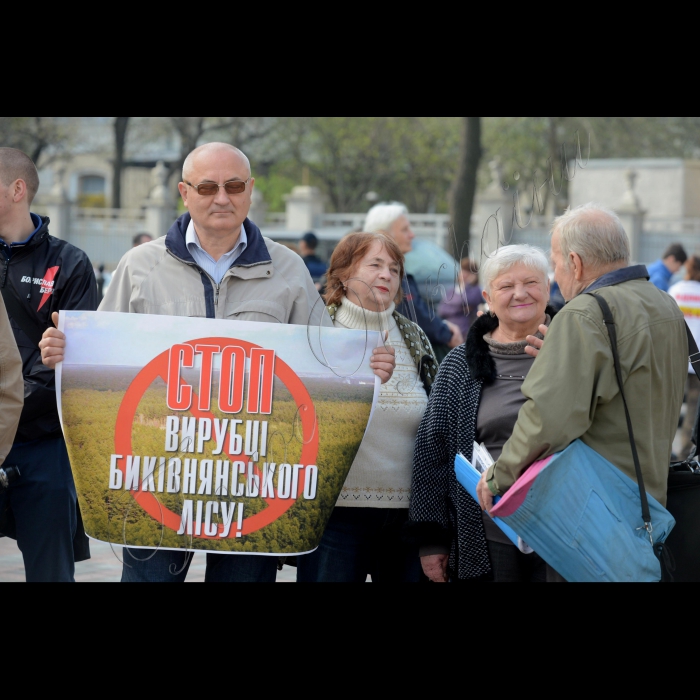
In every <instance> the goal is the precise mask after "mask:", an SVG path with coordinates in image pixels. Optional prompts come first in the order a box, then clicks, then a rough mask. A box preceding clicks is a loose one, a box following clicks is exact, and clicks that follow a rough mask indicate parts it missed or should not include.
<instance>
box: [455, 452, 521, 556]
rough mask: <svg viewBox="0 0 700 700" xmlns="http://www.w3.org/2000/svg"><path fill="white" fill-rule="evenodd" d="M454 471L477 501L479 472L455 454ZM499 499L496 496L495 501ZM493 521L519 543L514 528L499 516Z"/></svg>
mask: <svg viewBox="0 0 700 700" xmlns="http://www.w3.org/2000/svg"><path fill="white" fill-rule="evenodd" d="M455 472H456V474H457V481H459V483H460V484H462V486H463V487H464V489H465V490H466V492H467V493H468V494H469V495H470V496H471V497H472V498H473V499H474V500H475V501H476V502H477V503H478V502H479V497H478V496H477V493H476V487H477V486H478V485H479V482H480V481H481V474H479V472H478V471H477V470H476V469H475V468H474V467H473V466H472V465H471V464H469V462H467V460H466V459H465V458H464V457H463V456H462V455H457V458H456V459H455ZM500 500H501V499H500V498H497V499H496V503H498V502H499V501H500ZM493 522H494V523H496V525H498V527H499V528H500V529H501V531H502V532H503V534H504V535H505V536H506V537H507V538H508V539H509V540H510V541H511V542H512V543H513V544H514V545H515V546H516V547H518V546H519V545H520V538H519V537H518V536H517V535H516V534H515V530H513V529H512V528H510V527H508V525H506V524H505V523H504V522H503V521H502V520H501V519H500V518H493Z"/></svg>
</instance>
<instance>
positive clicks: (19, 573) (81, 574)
mask: <svg viewBox="0 0 700 700" xmlns="http://www.w3.org/2000/svg"><path fill="white" fill-rule="evenodd" d="M90 549H91V550H92V559H91V560H90V561H89V562H84V563H83V564H78V565H77V567H76V576H75V578H76V580H77V581H78V583H118V582H119V580H120V578H121V573H122V565H121V563H120V561H119V559H117V556H119V557H121V551H120V550H119V549H117V548H115V549H114V551H112V548H111V547H110V546H109V545H107V544H101V543H99V542H91V543H90ZM205 567H206V555H204V554H196V555H195V557H194V561H193V562H192V566H191V568H190V574H189V578H188V583H203V582H204V570H205ZM295 578H296V569H291V568H289V567H285V569H284V571H283V572H282V573H281V574H279V576H278V578H277V582H278V583H294V582H295ZM23 581H24V565H23V563H22V554H21V552H20V551H19V549H17V545H16V543H15V542H13V541H12V540H8V539H0V583H21V582H23Z"/></svg>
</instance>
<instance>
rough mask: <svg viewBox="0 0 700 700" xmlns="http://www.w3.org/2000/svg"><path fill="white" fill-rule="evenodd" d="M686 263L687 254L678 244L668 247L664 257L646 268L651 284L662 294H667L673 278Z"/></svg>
mask: <svg viewBox="0 0 700 700" xmlns="http://www.w3.org/2000/svg"><path fill="white" fill-rule="evenodd" d="M686 262H688V254H687V253H686V252H685V249H684V248H683V246H682V245H681V244H680V243H674V244H673V245H672V246H669V248H668V250H667V251H666V252H665V253H664V257H663V258H662V259H661V260H658V261H657V262H655V263H654V264H653V265H650V266H649V268H648V269H649V277H650V278H651V282H652V284H653V285H654V286H655V287H657V288H658V289H660V290H661V291H662V292H668V290H669V289H670V288H671V280H672V279H673V276H674V275H677V274H678V273H679V272H680V271H681V268H682V267H683V265H685V264H686Z"/></svg>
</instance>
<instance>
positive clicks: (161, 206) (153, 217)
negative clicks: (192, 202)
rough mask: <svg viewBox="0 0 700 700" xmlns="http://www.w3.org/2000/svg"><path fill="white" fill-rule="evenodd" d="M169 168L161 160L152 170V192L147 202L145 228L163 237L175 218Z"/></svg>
mask: <svg viewBox="0 0 700 700" xmlns="http://www.w3.org/2000/svg"><path fill="white" fill-rule="evenodd" d="M168 175H169V172H168V168H167V166H166V165H165V163H163V161H160V162H159V163H158V165H156V167H155V168H153V170H152V171H151V184H152V188H151V193H150V195H149V197H148V199H147V200H146V202H145V207H146V226H145V230H146V231H147V232H148V233H150V234H151V236H153V237H154V238H162V237H163V236H165V234H166V233H168V230H169V229H170V227H171V226H172V224H173V221H174V220H175V213H176V212H175V200H174V199H173V196H172V194H171V192H170V188H169V186H168V179H169V178H168Z"/></svg>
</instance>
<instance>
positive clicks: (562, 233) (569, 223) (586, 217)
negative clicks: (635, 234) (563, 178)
mask: <svg viewBox="0 0 700 700" xmlns="http://www.w3.org/2000/svg"><path fill="white" fill-rule="evenodd" d="M557 232H558V233H559V242H560V245H561V252H562V255H563V257H564V260H566V263H567V265H568V264H569V255H570V254H571V253H576V254H577V255H580V256H581V260H583V262H584V263H586V264H587V265H591V266H592V267H607V266H608V265H613V264H614V263H617V262H624V263H626V264H629V262H630V258H631V257H632V250H631V247H630V239H629V236H628V235H627V232H626V231H625V227H624V226H623V225H622V222H621V221H620V218H619V217H618V215H617V214H615V212H613V211H611V210H610V209H607V208H606V207H603V206H601V205H600V204H594V203H592V202H591V203H589V204H584V205H582V206H580V207H576V208H575V209H569V210H568V211H567V212H566V213H565V214H563V215H562V216H560V217H559V218H558V219H555V220H554V225H553V226H552V234H555V233H557Z"/></svg>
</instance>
